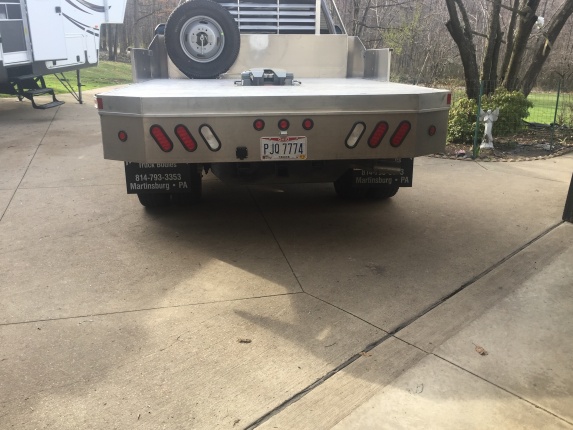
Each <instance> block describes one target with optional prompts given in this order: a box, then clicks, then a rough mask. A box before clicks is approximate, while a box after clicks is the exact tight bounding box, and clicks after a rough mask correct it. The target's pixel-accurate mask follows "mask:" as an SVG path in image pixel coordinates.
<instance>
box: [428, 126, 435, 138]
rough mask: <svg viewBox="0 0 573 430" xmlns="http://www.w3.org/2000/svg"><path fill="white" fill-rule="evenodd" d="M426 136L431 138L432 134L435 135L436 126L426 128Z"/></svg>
mask: <svg viewBox="0 0 573 430" xmlns="http://www.w3.org/2000/svg"><path fill="white" fill-rule="evenodd" d="M428 134H429V135H430V136H433V135H434V134H436V126H435V125H431V126H430V127H429V128H428Z"/></svg>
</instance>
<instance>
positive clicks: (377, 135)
mask: <svg viewBox="0 0 573 430" xmlns="http://www.w3.org/2000/svg"><path fill="white" fill-rule="evenodd" d="M387 132H388V123H387V122H386V121H380V122H379V123H378V124H376V127H374V131H373V132H372V134H371V135H370V137H369V138H368V146H370V148H376V147H377V146H378V145H380V143H381V142H382V139H384V136H386V133H387Z"/></svg>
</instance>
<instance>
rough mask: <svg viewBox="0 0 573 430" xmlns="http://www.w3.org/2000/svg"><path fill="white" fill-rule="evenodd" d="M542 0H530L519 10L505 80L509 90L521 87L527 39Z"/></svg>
mask: <svg viewBox="0 0 573 430" xmlns="http://www.w3.org/2000/svg"><path fill="white" fill-rule="evenodd" d="M539 1H540V0H528V2H527V4H526V5H525V6H524V7H523V8H521V10H520V11H519V14H520V19H519V23H518V27H517V33H516V34H515V42H514V46H513V50H512V53H511V59H510V60H509V65H508V68H507V74H506V75H505V79H504V81H503V86H504V87H505V88H507V89H508V90H509V91H513V90H516V89H517V88H518V87H519V80H518V73H519V68H520V67H521V62H522V61H523V54H524V53H525V48H526V47H527V41H528V39H529V35H530V34H531V30H533V26H534V25H535V22H536V21H537V15H536V14H535V12H536V11H537V6H539Z"/></svg>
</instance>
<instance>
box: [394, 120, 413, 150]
mask: <svg viewBox="0 0 573 430" xmlns="http://www.w3.org/2000/svg"><path fill="white" fill-rule="evenodd" d="M411 129H412V124H410V122H409V121H402V122H401V123H400V124H398V127H397V128H396V131H395V132H394V134H393V135H392V137H391V138H390V145H392V146H393V147H394V148H397V147H398V146H400V145H402V142H404V139H406V136H408V133H410V130H411Z"/></svg>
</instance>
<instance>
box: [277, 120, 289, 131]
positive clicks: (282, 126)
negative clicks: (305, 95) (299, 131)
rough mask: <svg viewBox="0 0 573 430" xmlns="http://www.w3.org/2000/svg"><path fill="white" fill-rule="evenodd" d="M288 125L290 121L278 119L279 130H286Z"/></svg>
mask: <svg viewBox="0 0 573 430" xmlns="http://www.w3.org/2000/svg"><path fill="white" fill-rule="evenodd" d="M289 127H290V123H289V122H288V120H286V119H281V120H280V121H279V130H282V131H285V130H288V128H289Z"/></svg>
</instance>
